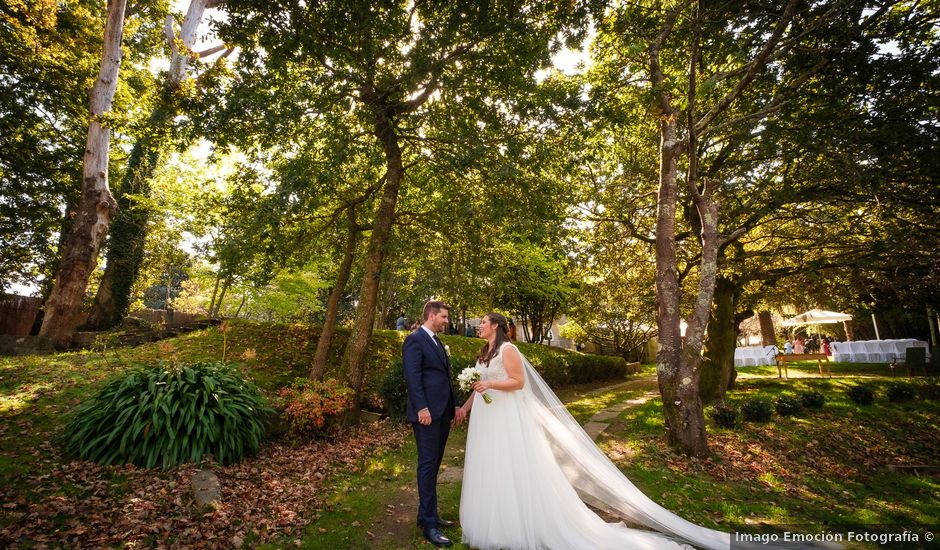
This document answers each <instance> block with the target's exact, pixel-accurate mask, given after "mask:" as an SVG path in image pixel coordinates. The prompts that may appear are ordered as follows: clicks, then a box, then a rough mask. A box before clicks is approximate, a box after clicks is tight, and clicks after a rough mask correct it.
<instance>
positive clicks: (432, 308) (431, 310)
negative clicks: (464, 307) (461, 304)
mask: <svg viewBox="0 0 940 550" xmlns="http://www.w3.org/2000/svg"><path fill="white" fill-rule="evenodd" d="M442 309H446V310H447V311H448V312H449V311H450V306H449V305H447V304H445V303H444V302H442V301H440V300H428V301H427V302H425V303H424V316H423V317H422V318H421V320H422V321H427V320H428V319H429V318H430V317H431V315H436V314H438V313H440V312H441V310H442Z"/></svg>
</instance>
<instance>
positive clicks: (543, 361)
mask: <svg viewBox="0 0 940 550" xmlns="http://www.w3.org/2000/svg"><path fill="white" fill-rule="evenodd" d="M441 339H442V341H443V342H444V343H445V345H447V346H448V349H449V352H450V354H451V365H452V369H451V370H452V376H453V380H452V382H453V384H454V389H455V390H456V391H457V398H458V399H459V400H460V401H461V403H460V404H462V403H463V401H464V400H465V399H466V398H467V397H468V396H469V392H462V391H460V387H459V385H458V384H457V376H458V375H459V374H460V372H461V371H463V369H465V368H467V367H469V366H471V365H474V364H476V353H477V352H478V351H479V348H480V347H482V343H483V340H480V339H478V338H460V337H454V336H451V337H447V336H444V337H442V338H441ZM457 340H463V342H459V341H458V342H455V341H457ZM455 344H457V345H455ZM468 344H471V345H473V346H474V348H475V349H472V348H471V347H470V346H469V345H468ZM517 345H518V346H519V348H520V351H522V354H523V355H525V357H526V359H528V360H529V362H530V363H532V366H533V367H535V370H536V371H537V372H538V373H539V375H540V376H542V378H544V379H545V382H546V383H547V384H548V385H549V386H551V387H552V388H554V389H557V388H559V387H561V386H564V385H565V384H582V383H588V382H596V381H600V380H612V379H618V378H624V377H625V376H627V375H628V374H635V373H636V372H637V370H638V369H636V368H631V367H630V365H629V364H627V362H626V361H625V360H624V359H623V358H622V357H611V356H604V355H589V354H583V353H576V352H569V351H563V350H557V349H554V348H546V350H547V351H546V350H539V349H537V348H539V347H541V348H545V346H540V345H538V344H517ZM471 349H472V352H473V353H472V355H471V354H469V353H467V352H468V351H471ZM530 351H535V353H532V354H530V353H529V352H530ZM376 386H377V388H378V389H377V391H378V393H379V395H380V396H381V399H382V401H383V403H384V408H385V412H386V413H387V414H388V415H389V416H391V417H393V418H404V417H405V404H406V402H407V399H408V394H407V390H406V388H405V375H404V367H403V365H402V360H401V357H396V358H394V359H393V360H392V361H391V362H390V363H389V366H388V368H386V369H385V370H384V372H383V373H382V375H381V379H380V380H379V381H378V384H376Z"/></svg>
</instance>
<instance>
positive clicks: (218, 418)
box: [62, 363, 272, 468]
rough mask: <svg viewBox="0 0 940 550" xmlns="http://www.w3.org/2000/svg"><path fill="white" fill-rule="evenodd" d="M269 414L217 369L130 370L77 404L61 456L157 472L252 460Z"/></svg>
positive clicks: (250, 388) (253, 394)
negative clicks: (187, 465)
mask: <svg viewBox="0 0 940 550" xmlns="http://www.w3.org/2000/svg"><path fill="white" fill-rule="evenodd" d="M270 414H272V410H271V409H270V408H269V407H268V406H267V405H266V404H265V401H264V398H263V397H262V396H261V393H260V392H259V391H258V389H257V388H256V387H255V386H254V385H253V384H251V383H249V382H247V381H245V380H244V379H243V378H242V377H241V376H240V375H239V373H238V371H237V370H235V368H233V367H231V366H229V365H225V364H223V363H196V364H190V365H179V366H167V365H158V366H155V367H138V368H134V369H132V370H130V371H128V372H126V373H125V374H123V375H122V376H120V377H117V378H114V379H112V380H110V381H109V382H107V383H105V385H104V387H103V388H101V390H100V391H99V392H98V394H97V395H95V396H94V397H93V398H91V399H90V400H88V401H86V402H85V403H83V404H82V405H81V406H80V407H79V409H78V411H77V416H76V418H75V419H74V420H73V421H72V422H71V423H69V424H68V426H67V427H66V429H65V431H64V432H63V435H62V439H63V443H64V448H65V453H66V455H68V456H72V457H76V458H80V459H83V460H90V461H93V462H97V463H99V464H126V463H131V464H136V465H138V466H144V467H147V468H153V467H155V466H162V467H164V468H166V467H170V466H175V465H178V464H182V463H184V462H197V461H199V460H201V459H202V458H204V457H206V456H208V455H212V456H214V457H215V459H216V460H218V461H219V462H221V463H223V464H232V463H235V462H238V461H239V460H241V459H242V458H243V457H245V456H246V455H253V454H255V453H256V452H257V451H258V447H259V445H260V444H261V441H262V439H263V438H264V434H265V430H266V423H265V419H266V418H268V416H269V415H270Z"/></svg>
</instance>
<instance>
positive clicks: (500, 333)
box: [477, 313, 509, 366]
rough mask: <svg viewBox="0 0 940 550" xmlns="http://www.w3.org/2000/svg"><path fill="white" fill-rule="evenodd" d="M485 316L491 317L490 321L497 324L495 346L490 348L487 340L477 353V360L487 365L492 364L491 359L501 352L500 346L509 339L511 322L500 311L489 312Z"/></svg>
mask: <svg viewBox="0 0 940 550" xmlns="http://www.w3.org/2000/svg"><path fill="white" fill-rule="evenodd" d="M483 317H487V318H489V320H490V322H491V323H493V324H494V325H496V341H495V342H493V348H492V349H490V343H489V342H488V341H487V342H486V343H485V344H483V347H482V348H480V353H478V354H477V361H479V362H481V363H485V364H486V366H489V365H490V360H491V359H492V358H493V357H496V353H497V352H499V348H500V347H501V346H502V345H503V342H508V341H509V336H507V333H508V332H509V322H508V321H506V317H505V316H504V315H502V314H499V313H487V314H486V315H484V316H483Z"/></svg>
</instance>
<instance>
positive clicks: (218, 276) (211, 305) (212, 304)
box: [206, 269, 222, 317]
mask: <svg viewBox="0 0 940 550" xmlns="http://www.w3.org/2000/svg"><path fill="white" fill-rule="evenodd" d="M221 280H222V270H221V269H220V270H218V271H216V273H215V286H214V287H213V288H212V298H211V299H210V300H209V309H208V311H206V313H208V314H209V317H212V311H213V310H214V309H215V297H216V296H217V295H218V294H219V281H221Z"/></svg>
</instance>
